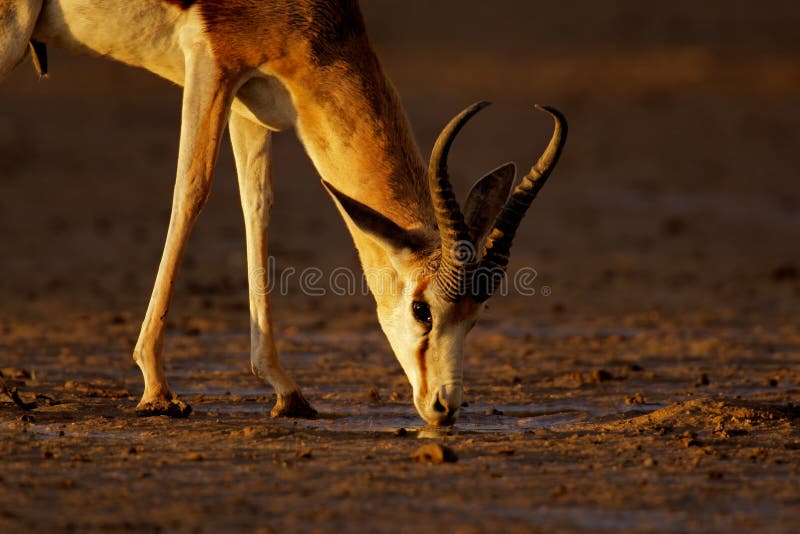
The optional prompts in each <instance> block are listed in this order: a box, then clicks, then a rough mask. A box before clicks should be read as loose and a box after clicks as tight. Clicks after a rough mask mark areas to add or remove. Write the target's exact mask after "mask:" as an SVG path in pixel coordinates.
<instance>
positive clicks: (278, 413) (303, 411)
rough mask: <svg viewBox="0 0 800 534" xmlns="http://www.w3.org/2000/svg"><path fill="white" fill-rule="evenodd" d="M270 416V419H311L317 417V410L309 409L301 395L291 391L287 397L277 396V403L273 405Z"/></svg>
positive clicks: (309, 406)
mask: <svg viewBox="0 0 800 534" xmlns="http://www.w3.org/2000/svg"><path fill="white" fill-rule="evenodd" d="M270 415H271V416H272V417H297V418H301V419H313V418H315V417H316V416H317V410H315V409H314V408H312V407H311V405H310V404H309V403H308V401H307V400H306V399H305V398H304V397H303V394H302V393H300V392H299V391H293V392H291V393H289V394H288V395H278V402H276V403H275V407H274V408H272V411H271V412H270Z"/></svg>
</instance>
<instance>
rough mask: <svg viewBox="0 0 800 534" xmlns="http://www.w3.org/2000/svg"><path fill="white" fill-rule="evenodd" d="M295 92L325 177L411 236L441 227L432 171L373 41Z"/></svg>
mask: <svg viewBox="0 0 800 534" xmlns="http://www.w3.org/2000/svg"><path fill="white" fill-rule="evenodd" d="M345 50H346V51H347V52H348V53H347V54H346V55H343V57H342V58H341V60H339V61H336V62H334V63H332V64H330V65H326V66H317V67H316V68H310V69H308V70H307V71H306V72H304V73H303V74H302V75H300V76H298V79H297V80H295V83H294V84H293V85H294V86H293V87H292V88H291V89H292V93H293V98H294V102H295V108H296V111H297V122H296V127H297V131H298V134H299V136H300V139H301V141H302V142H303V144H304V145H305V148H306V150H307V152H308V154H309V156H310V157H311V159H312V161H313V162H314V164H315V166H316V168H317V170H318V172H319V173H320V174H321V175H322V177H323V178H324V179H325V180H326V181H328V182H330V183H331V184H333V186H334V187H336V188H337V189H339V190H340V191H342V192H343V193H344V194H346V195H348V196H350V197H351V198H354V199H356V200H358V201H359V202H362V203H363V204H366V205H367V206H369V207H371V208H373V209H375V210H377V211H379V212H380V213H382V214H383V215H385V216H387V217H389V218H390V219H392V220H393V221H394V222H395V223H397V224H398V225H400V226H402V227H404V228H415V227H417V228H419V227H427V228H432V227H433V226H434V213H433V206H432V203H431V200H430V193H429V189H428V184H427V180H426V174H425V163H424V161H423V159H422V157H421V154H420V151H419V148H418V147H417V144H416V142H415V140H414V137H413V134H412V131H411V126H410V124H409V122H408V119H407V117H406V114H405V112H404V110H403V107H402V104H401V103H400V99H399V97H398V95H397V93H396V91H395V89H394V87H393V86H392V85H391V83H390V82H389V81H388V79H387V78H386V76H385V75H384V73H383V70H382V68H381V66H380V63H379V62H378V59H377V57H376V56H375V54H374V53H373V51H372V49H371V47H370V46H369V43H368V42H367V40H366V38H364V39H363V41H359V42H356V43H354V44H352V45H351V46H350V47H348V48H346V49H345Z"/></svg>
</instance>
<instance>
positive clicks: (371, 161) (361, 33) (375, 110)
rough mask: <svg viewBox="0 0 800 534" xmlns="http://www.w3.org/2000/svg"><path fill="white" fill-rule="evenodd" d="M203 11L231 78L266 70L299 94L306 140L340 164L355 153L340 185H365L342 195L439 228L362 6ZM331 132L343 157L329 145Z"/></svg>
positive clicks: (321, 0) (323, 0)
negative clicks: (348, 154) (330, 154)
mask: <svg viewBox="0 0 800 534" xmlns="http://www.w3.org/2000/svg"><path fill="white" fill-rule="evenodd" d="M172 3H174V2H172ZM195 5H196V8H197V9H199V10H200V13H201V14H202V18H203V21H204V24H205V29H206V32H207V35H208V37H209V39H210V41H211V44H212V49H213V52H214V54H215V56H216V57H217V60H218V61H219V63H220V65H221V67H222V68H223V69H224V70H226V71H229V72H231V73H232V74H239V73H243V72H246V71H248V70H250V69H258V68H267V69H268V70H269V71H270V72H272V73H274V74H275V75H276V76H277V77H278V78H279V79H280V80H281V82H283V83H284V84H285V85H286V87H287V89H288V90H289V92H290V93H291V94H292V96H293V101H294V103H295V106H296V107H297V113H298V118H299V122H300V123H301V125H303V126H305V127H304V128H302V132H304V133H305V135H307V136H314V137H316V138H314V139H305V140H306V141H307V142H311V143H313V144H315V145H316V146H317V147H319V149H320V151H322V152H325V151H327V152H330V153H332V154H333V153H335V154H336V155H337V156H339V158H340V159H341V154H342V150H340V149H341V148H344V149H345V150H344V152H347V149H348V148H349V149H350V152H352V153H353V155H354V157H355V158H356V159H357V161H354V162H353V161H349V162H348V164H349V165H351V168H350V169H346V170H345V172H344V175H343V176H342V178H356V177H358V178H361V180H364V182H362V183H359V182H358V181H356V180H350V183H347V184H341V187H342V190H343V192H345V193H346V194H348V195H350V196H352V197H354V198H370V199H371V201H372V202H374V203H373V204H372V206H371V207H373V208H375V209H378V210H379V211H381V212H382V213H385V214H386V215H387V216H389V217H390V218H392V219H393V220H394V221H395V222H396V223H397V224H399V225H401V226H403V227H405V228H411V227H420V226H422V227H430V228H433V227H434V226H435V224H434V222H433V221H434V218H433V211H432V206H431V201H430V195H429V192H428V185H427V182H426V179H425V164H424V162H423V160H422V157H421V154H420V152H419V149H418V148H417V145H416V142H415V141H414V138H413V135H412V132H411V127H410V125H409V123H408V119H407V117H406V116H405V113H404V112H403V107H402V105H401V103H400V99H399V97H398V96H397V93H396V91H395V89H394V87H393V86H392V85H391V83H390V82H389V81H388V79H387V77H386V76H385V74H384V72H383V69H382V67H381V65H380V62H379V61H378V59H377V56H376V55H375V53H374V51H373V49H372V45H371V44H370V42H369V39H368V37H367V34H366V30H365V29H364V22H363V18H362V15H361V11H360V9H359V7H358V4H357V3H356V2H355V1H354V0H299V1H290V0H274V1H270V2H258V3H256V2H251V1H244V0H232V1H223V0H198V1H197V2H196V3H195ZM331 129H333V130H335V131H336V136H335V137H336V139H337V140H338V141H339V142H341V143H342V144H344V145H345V146H344V147H341V146H339V147H332V146H330V145H329V144H330V142H331V136H330V135H329V132H330V130H331ZM354 166H359V167H361V168H352V167H354ZM348 174H350V176H348ZM339 175H342V173H339ZM337 185H338V184H337ZM367 188H368V190H367ZM359 193H368V194H366V195H365V194H359Z"/></svg>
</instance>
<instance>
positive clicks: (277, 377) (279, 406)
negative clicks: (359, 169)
mask: <svg viewBox="0 0 800 534" xmlns="http://www.w3.org/2000/svg"><path fill="white" fill-rule="evenodd" d="M230 132H231V143H232V144H233V154H234V157H235V159H236V171H237V173H238V175H239V193H240V195H241V198H242V211H243V213H244V223H245V232H246V236H247V268H248V272H249V275H248V280H249V282H250V332H251V334H250V366H251V368H252V370H253V374H254V375H256V376H257V377H259V378H260V379H262V380H264V381H265V382H267V383H269V384H271V385H272V386H273V387H274V388H275V392H276V393H277V395H278V402H277V403H276V404H275V407H274V408H273V409H272V417H279V416H286V417H313V416H314V415H315V414H316V410H314V408H312V407H311V405H310V404H309V403H308V401H306V399H305V398H304V397H303V395H302V393H300V388H299V387H298V386H297V384H296V383H295V381H294V380H292V378H291V377H290V376H289V375H288V374H287V373H286V371H284V369H283V368H282V367H281V364H280V362H279V361H278V352H277V349H276V348H275V339H274V332H273V329H272V314H271V311H270V305H269V294H268V293H267V291H268V288H269V278H268V277H269V275H270V274H271V273H269V271H268V262H267V259H268V250H267V243H268V241H267V231H268V227H269V216H270V208H271V207H272V161H271V156H272V155H271V148H272V136H271V134H270V132H269V131H268V130H267V129H266V128H264V127H263V126H261V125H258V124H256V123H254V122H251V121H249V120H247V119H245V118H242V117H241V116H239V115H237V114H236V113H234V114H232V115H231V118H230Z"/></svg>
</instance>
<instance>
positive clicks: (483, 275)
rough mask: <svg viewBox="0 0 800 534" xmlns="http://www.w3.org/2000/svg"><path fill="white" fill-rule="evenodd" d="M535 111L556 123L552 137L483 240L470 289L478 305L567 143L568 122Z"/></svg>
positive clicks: (494, 284) (496, 281)
mask: <svg viewBox="0 0 800 534" xmlns="http://www.w3.org/2000/svg"><path fill="white" fill-rule="evenodd" d="M534 107H535V108H536V109H538V110H539V111H543V112H545V113H547V114H549V115H550V116H551V117H553V121H554V122H555V129H554V130H553V136H552V138H551V139H550V143H549V144H548V145H547V148H546V149H545V151H544V153H543V154H542V156H541V157H540V158H539V161H537V162H536V165H534V166H533V167H532V168H531V170H530V172H529V173H528V174H527V175H525V177H523V178H522V182H521V183H520V184H519V185H518V186H517V187H516V188H515V189H514V192H513V193H512V194H511V197H510V198H509V199H508V202H506V205H505V206H504V207H503V209H502V210H501V211H500V214H499V215H498V216H497V218H496V219H495V222H494V225H493V227H492V230H491V231H490V232H489V234H488V236H487V238H486V244H485V245H484V250H483V257H482V259H481V262H480V265H479V268H478V269H477V270H476V273H475V276H474V281H473V287H472V292H473V296H474V297H475V299H476V300H477V301H478V302H484V301H485V300H486V299H488V298H489V297H491V296H492V295H493V294H494V292H495V291H496V290H497V288H498V286H499V285H500V283H501V282H502V279H503V276H504V275H505V270H506V268H507V267H508V259H509V255H510V253H511V243H512V241H513V240H514V235H515V234H516V232H517V228H519V225H520V222H522V218H523V217H524V216H525V213H526V212H527V211H528V208H530V206H531V202H533V199H535V198H536V195H537V194H538V193H539V191H540V190H541V189H542V187H544V184H545V183H546V182H547V178H548V177H549V176H550V173H551V172H552V170H553V168H554V167H555V165H556V163H557V162H558V157H559V156H560V155H561V150H562V149H563V148H564V144H565V143H566V141H567V119H566V118H565V117H564V115H562V114H561V112H560V111H558V110H557V109H554V108H552V107H549V106H540V105H538V104H537V105H536V106H534Z"/></svg>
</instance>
